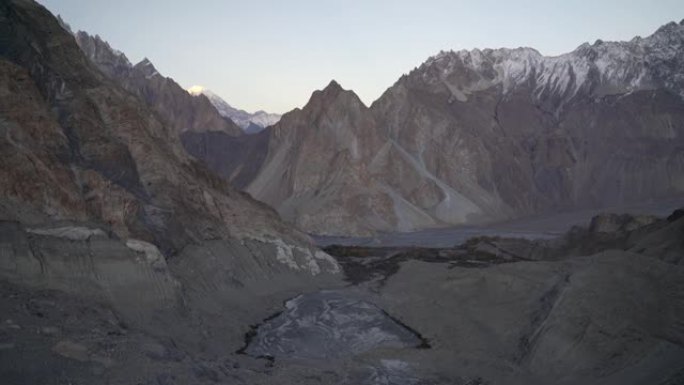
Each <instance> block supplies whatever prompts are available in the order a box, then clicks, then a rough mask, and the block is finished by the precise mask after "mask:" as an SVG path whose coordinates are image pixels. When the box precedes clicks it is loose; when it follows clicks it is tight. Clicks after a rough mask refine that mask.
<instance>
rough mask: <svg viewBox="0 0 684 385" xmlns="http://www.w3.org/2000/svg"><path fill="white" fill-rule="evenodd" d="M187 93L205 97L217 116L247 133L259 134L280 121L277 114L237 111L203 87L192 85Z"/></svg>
mask: <svg viewBox="0 0 684 385" xmlns="http://www.w3.org/2000/svg"><path fill="white" fill-rule="evenodd" d="M187 91H188V93H189V94H190V95H193V96H199V95H204V96H206V97H207V98H208V99H209V101H210V102H211V104H213V105H214V107H216V110H218V112H219V114H221V115H222V116H224V117H226V118H229V119H231V120H232V121H233V122H235V124H237V125H238V126H240V127H241V128H242V129H243V130H244V131H245V132H247V133H256V132H259V131H261V130H262V129H264V128H266V127H268V126H271V125H274V124H276V123H277V122H278V121H279V120H280V115H278V114H269V113H267V112H265V111H257V112H255V113H253V114H250V113H249V112H247V111H244V110H240V109H237V108H235V107H233V106H231V105H230V104H228V103H227V102H226V101H225V100H223V98H221V97H220V96H218V95H216V94H215V93H213V92H212V91H211V90H209V89H207V88H206V87H204V86H200V85H194V86H192V87H190V88H188V89H187Z"/></svg>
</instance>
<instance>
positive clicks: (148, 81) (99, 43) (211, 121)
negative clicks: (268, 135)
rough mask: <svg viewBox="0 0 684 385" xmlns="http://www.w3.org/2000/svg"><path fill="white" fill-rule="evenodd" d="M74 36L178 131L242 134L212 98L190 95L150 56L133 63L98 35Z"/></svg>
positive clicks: (101, 65)
mask: <svg viewBox="0 0 684 385" xmlns="http://www.w3.org/2000/svg"><path fill="white" fill-rule="evenodd" d="M75 38H76V42H77V43H78V45H79V47H80V48H81V50H83V52H84V53H85V55H86V57H88V59H90V60H91V61H92V62H93V63H94V64H95V65H96V66H97V67H98V68H99V69H100V71H102V72H103V73H104V74H105V75H107V76H109V77H110V78H111V79H113V80H114V81H116V82H117V83H119V84H120V85H121V86H123V88H125V89H126V90H127V91H129V92H132V93H133V94H135V95H137V96H138V97H140V98H141V99H142V100H144V101H145V103H147V105H148V106H150V107H151V108H152V109H154V110H155V111H156V112H157V113H158V114H159V115H160V116H161V117H162V119H164V120H166V121H167V122H168V123H169V124H171V125H172V126H173V127H174V130H175V131H176V132H177V134H178V135H180V134H181V133H183V132H187V131H192V132H198V131H199V132H202V131H222V132H225V133H226V134H228V135H231V136H239V135H241V134H242V130H241V129H240V128H239V127H238V126H236V125H235V123H233V121H232V120H230V119H228V118H225V117H223V116H222V115H221V114H219V112H218V111H217V110H216V108H215V107H214V106H213V105H212V104H211V102H210V101H209V99H207V98H206V97H193V96H191V95H189V94H188V93H187V92H186V91H185V90H184V89H183V88H182V87H181V86H180V85H178V83H176V82H175V81H174V80H173V79H171V78H167V77H164V76H162V75H161V74H160V73H159V71H157V69H156V68H155V67H154V64H152V62H151V61H150V60H149V59H147V58H145V59H143V60H141V61H140V62H139V63H137V64H135V65H132V64H131V63H130V62H129V61H128V58H126V55H124V54H123V53H121V52H120V51H117V50H115V49H113V48H112V47H111V46H110V45H109V43H107V42H106V41H104V40H102V39H101V38H100V36H98V35H96V36H91V35H89V34H88V33H86V32H83V31H79V32H77V33H76V34H75Z"/></svg>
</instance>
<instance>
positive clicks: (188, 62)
mask: <svg viewBox="0 0 684 385" xmlns="http://www.w3.org/2000/svg"><path fill="white" fill-rule="evenodd" d="M38 1H39V2H40V3H42V4H43V5H45V6H46V7H47V8H48V9H50V10H51V11H52V12H53V13H54V14H60V15H62V17H63V18H64V20H65V21H66V22H67V23H69V24H70V25H71V27H72V29H74V30H75V31H76V30H84V31H86V32H89V33H91V34H99V35H100V36H101V37H102V38H103V39H104V40H107V41H108V42H109V43H110V44H111V45H112V47H114V48H116V49H119V50H120V51H123V52H124V53H125V54H126V56H128V58H129V60H130V61H131V62H133V63H134V64H135V63H136V62H138V61H140V60H142V59H143V58H144V57H148V58H149V59H150V60H151V61H152V62H153V63H154V65H155V66H156V67H157V69H158V70H159V71H160V72H161V73H162V74H163V75H164V76H168V77H171V78H173V79H175V80H176V81H177V82H178V83H179V84H180V85H181V86H183V87H185V88H189V87H190V86H192V85H196V84H197V85H203V86H205V87H207V88H209V89H211V90H212V91H214V92H215V93H217V94H218V95H220V96H221V97H223V98H224V99H225V100H226V101H227V102H228V103H230V104H231V105H233V106H234V107H238V108H242V109H245V110H247V111H250V112H252V111H255V110H259V109H263V110H266V111H269V112H278V113H283V112H286V111H289V110H291V109H293V108H295V107H301V106H303V105H304V104H305V103H306V102H307V101H308V99H309V97H310V96H311V93H312V92H313V91H314V90H316V89H321V88H323V87H325V86H326V85H327V84H328V83H329V82H330V80H331V79H335V80H337V81H338V82H339V83H340V84H341V85H342V87H344V88H346V89H352V90H354V91H355V92H356V93H357V94H358V95H359V96H360V97H361V99H362V100H363V101H364V102H365V103H366V104H367V105H370V104H371V103H372V102H373V101H374V100H376V99H377V98H378V97H379V96H380V95H381V94H382V93H383V92H384V91H385V90H386V89H387V88H388V87H390V86H391V85H392V84H393V83H394V82H395V81H396V80H397V79H398V78H399V77H400V76H401V75H402V74H404V73H408V72H409V71H411V70H412V69H413V68H414V67H416V66H418V65H420V63H422V62H423V61H425V60H426V59H427V58H428V57H429V56H432V55H434V54H436V53H438V52H439V51H440V50H450V49H453V50H459V49H472V48H499V47H520V46H528V47H533V48H536V49H537V50H539V51H540V52H541V53H543V54H545V55H558V54H561V53H565V52H568V51H571V50H573V49H574V48H576V47H577V46H579V45H580V44H582V43H583V42H594V41H595V40H596V39H602V40H629V39H631V38H632V37H634V36H637V35H639V36H647V35H650V34H651V33H653V32H654V31H655V30H656V29H657V28H658V27H659V26H661V25H663V24H666V23H667V22H670V21H676V22H679V21H680V20H681V19H682V18H684V1H683V0H546V1H537V0H508V1H492V0H465V1H462V0H421V1H415V0H414V1H408V0H393V1H390V0H388V1H384V0H249V1H245V0H243V1H231V0H224V1H221V0H194V1H187V0H144V1H143V0H38Z"/></svg>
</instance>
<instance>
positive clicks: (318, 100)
mask: <svg viewBox="0 0 684 385" xmlns="http://www.w3.org/2000/svg"><path fill="white" fill-rule="evenodd" d="M338 102H343V103H350V102H351V103H357V104H359V105H361V106H363V107H366V105H365V104H364V103H363V102H362V101H361V99H360V98H359V96H358V95H356V93H355V92H354V91H352V90H345V89H344V88H342V86H341V85H340V83H338V82H337V81H335V80H334V79H333V80H331V81H330V83H328V85H327V86H326V87H325V88H323V89H322V90H317V91H314V92H313V94H312V95H311V99H309V102H308V103H307V104H306V106H305V107H304V109H307V108H311V107H314V106H318V105H322V106H329V105H332V104H334V103H338Z"/></svg>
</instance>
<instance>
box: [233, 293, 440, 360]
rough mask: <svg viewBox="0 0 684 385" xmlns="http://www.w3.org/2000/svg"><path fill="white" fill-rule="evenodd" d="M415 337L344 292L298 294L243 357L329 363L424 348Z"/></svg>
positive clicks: (257, 335)
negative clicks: (384, 350)
mask: <svg viewBox="0 0 684 385" xmlns="http://www.w3.org/2000/svg"><path fill="white" fill-rule="evenodd" d="M428 347H429V345H428V344H427V341H426V340H424V339H423V338H422V337H421V336H420V334H418V333H417V332H416V331H414V330H411V329H410V328H409V327H407V326H405V325H403V324H401V323H400V322H399V321H398V320H395V319H393V318H392V317H391V316H390V315H389V314H387V313H386V312H385V311H383V310H382V309H380V308H379V307H377V306H375V305H373V304H371V303H369V302H366V301H363V300H361V299H358V298H355V297H354V296H353V295H350V294H349V293H347V292H344V291H332V290H331V291H320V292H316V293H309V294H302V295H300V296H298V297H295V298H293V299H291V300H289V301H287V302H286V303H285V310H284V311H283V312H282V313H280V314H278V315H276V316H274V317H272V318H269V319H267V320H266V321H264V323H263V324H261V325H260V326H258V327H257V328H256V330H254V331H253V332H252V334H251V336H250V338H249V339H248V341H247V345H246V347H245V348H244V349H243V351H242V352H243V353H246V354H248V355H250V356H254V357H268V358H275V359H277V358H280V357H287V358H290V359H293V358H294V359H314V360H316V359H330V358H339V357H343V356H351V355H357V354H360V353H363V352H366V351H369V350H372V349H376V348H428Z"/></svg>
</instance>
